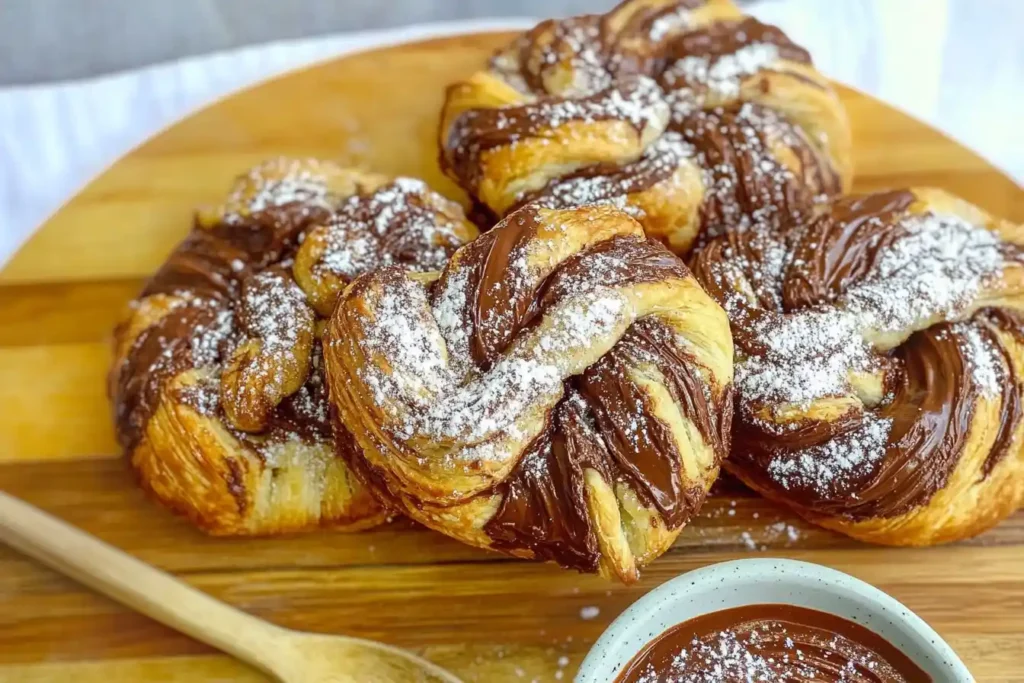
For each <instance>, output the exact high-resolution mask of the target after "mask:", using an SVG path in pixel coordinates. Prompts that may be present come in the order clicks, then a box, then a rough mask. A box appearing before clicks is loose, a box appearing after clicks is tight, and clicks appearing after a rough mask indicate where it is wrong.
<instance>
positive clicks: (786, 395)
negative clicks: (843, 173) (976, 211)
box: [736, 214, 1002, 403]
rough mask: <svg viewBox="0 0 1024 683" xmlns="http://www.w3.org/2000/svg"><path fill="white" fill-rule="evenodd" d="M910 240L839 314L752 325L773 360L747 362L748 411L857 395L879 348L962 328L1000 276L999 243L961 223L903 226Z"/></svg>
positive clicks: (926, 219) (918, 219)
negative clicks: (855, 385)
mask: <svg viewBox="0 0 1024 683" xmlns="http://www.w3.org/2000/svg"><path fill="white" fill-rule="evenodd" d="M893 229H894V230H899V231H901V232H902V234H901V236H900V238H898V239H896V240H894V242H893V243H892V245H891V247H890V248H889V249H887V250H885V251H884V253H882V254H881V255H880V256H879V258H877V259H876V262H875V267H874V269H873V270H872V271H871V272H870V273H868V274H867V275H866V276H865V277H864V278H862V279H861V281H859V282H857V283H855V284H853V285H851V286H850V287H849V288H848V289H847V290H846V292H844V293H843V295H842V297H841V298H840V299H839V300H838V301H836V302H835V305H823V306H818V307H813V308H809V309H805V310H801V311H797V312H795V313H791V314H785V315H781V314H770V315H765V316H763V317H761V318H759V319H758V320H756V321H754V322H753V323H752V329H753V331H754V332H755V334H756V335H757V337H758V339H759V340H760V341H761V343H762V344H763V346H764V353H763V354H759V355H755V356H752V357H750V358H748V359H745V360H744V361H743V362H741V363H740V364H739V365H738V367H737V371H736V383H737V386H738V387H739V389H740V392H741V395H742V396H743V397H744V399H745V400H746V401H748V402H762V401H775V402H792V403H806V402H808V401H811V400H814V399H817V398H823V397H826V396H835V395H841V394H844V393H846V392H848V391H850V388H849V381H848V380H849V373H850V372H851V371H852V372H857V371H871V370H872V369H873V365H872V362H873V360H874V359H875V357H876V352H875V349H874V347H873V345H872V339H880V340H883V341H888V340H889V339H890V338H891V337H892V335H900V336H902V337H905V336H907V335H908V334H909V332H912V331H913V330H915V329H920V328H921V327H922V326H927V325H929V324H931V322H933V321H934V320H935V319H936V318H939V319H955V318H956V316H957V315H959V314H960V312H961V311H963V310H965V309H966V308H967V307H968V306H969V304H970V302H971V300H972V299H973V297H974V296H975V294H976V293H977V291H978V290H979V288H980V287H981V286H982V284H983V282H984V281H985V279H986V278H989V277H993V276H996V275H997V274H998V273H999V270H1000V267H1001V264H1002V256H1001V253H1000V248H999V242H998V239H997V238H996V237H995V236H994V235H993V234H992V233H990V232H989V231H987V230H985V229H983V228H978V227H975V226H972V225H971V224H969V223H967V222H966V221H964V220H962V219H960V218H957V217H952V216H938V215H934V214H926V215H923V216H909V217H906V218H904V219H902V220H901V221H900V222H899V224H898V225H896V226H894V228H893Z"/></svg>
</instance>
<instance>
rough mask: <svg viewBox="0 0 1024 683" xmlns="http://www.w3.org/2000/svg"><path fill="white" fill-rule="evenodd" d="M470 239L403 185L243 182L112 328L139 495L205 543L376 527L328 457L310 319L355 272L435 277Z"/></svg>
mask: <svg viewBox="0 0 1024 683" xmlns="http://www.w3.org/2000/svg"><path fill="white" fill-rule="evenodd" d="M431 217H432V218H433V220H432V221H431ZM428 223H429V225H428ZM475 234H476V231H475V229H474V228H473V227H472V225H471V224H469V223H467V222H466V221H465V219H464V218H461V211H460V209H459V208H458V206H457V205H455V204H453V203H452V202H448V201H446V200H444V199H442V198H441V197H439V196H438V195H436V194H434V193H432V192H430V191H429V190H428V189H427V188H426V186H425V185H423V184H422V183H420V182H419V181H415V180H411V179H402V178H400V179H397V180H395V181H394V182H391V183H389V182H388V181H387V179H385V178H383V177H381V176H375V175H371V174H366V173H362V172H359V171H353V170H349V169H344V168H341V167H338V166H336V165H334V164H331V163H329V162H319V161H314V160H303V161H297V160H289V159H275V160H272V161H269V162H267V163H265V164H262V165H261V166H258V167H256V168H254V169H253V170H252V171H250V172H249V173H248V174H247V175H245V176H242V177H240V178H239V179H238V181H237V182H236V184H235V187H234V188H233V190H232V192H231V194H230V196H229V197H228V199H227V201H226V202H225V204H224V205H223V206H221V207H218V208H217V209H213V210H209V211H203V212H200V213H199V214H198V215H197V217H196V223H195V226H194V227H193V229H192V231H191V232H190V233H189V235H188V237H186V238H185V240H184V241H183V242H182V243H181V244H180V245H179V246H178V247H177V248H176V249H175V250H174V252H173V253H172V254H171V255H170V257H169V258H168V260H167V262H166V263H164V265H163V266H162V267H161V268H160V270H159V271H158V272H157V273H156V274H155V275H154V276H153V278H152V279H151V280H150V281H149V283H148V284H147V285H146V287H145V289H144V290H143V292H142V295H141V296H140V298H139V299H138V300H137V301H135V302H133V303H132V305H131V309H130V311H129V313H128V315H127V316H126V319H125V320H124V322H123V323H122V324H121V325H119V326H118V328H117V330H116V331H115V354H114V355H115V359H114V364H113V366H112V368H111V371H110V376H109V391H110V395H111V399H112V402H113V404H114V412H115V417H116V427H117V436H118V439H119V441H120V443H121V445H122V446H123V447H124V449H125V451H126V452H127V453H128V455H129V456H130V458H131V462H132V465H133V466H134V467H135V469H136V471H137V472H138V474H139V478H140V480H141V482H142V484H143V486H145V487H146V488H147V489H148V490H149V491H150V492H152V494H153V495H154V496H155V497H156V498H158V499H159V500H161V501H162V502H163V503H165V504H167V505H168V506H169V507H171V508H172V509H174V510H176V511H177V512H179V513H182V514H184V515H185V516H187V517H188V518H189V519H190V520H191V521H192V522H194V523H195V524H197V525H198V526H200V527H201V528H203V529H204V530H206V531H208V532H210V533H214V534H270V533H283V532H289V531H297V530H301V529H306V528H315V527H317V526H332V527H341V528H347V529H359V528H364V527H367V526H371V525H373V524H376V523H378V522H379V521H381V520H382V519H383V518H384V517H385V512H384V510H383V509H382V508H381V506H380V505H379V504H378V503H377V501H376V500H375V499H374V498H373V497H372V496H371V495H370V493H369V491H368V490H367V489H366V487H365V486H363V485H362V484H361V483H360V482H359V481H358V480H357V479H356V478H355V477H353V476H352V473H351V471H350V470H349V468H348V467H347V466H346V465H345V463H344V462H343V461H341V460H340V459H338V458H337V457H336V454H335V449H334V445H333V436H332V429H331V425H330V422H329V419H328V412H329V411H328V402H327V392H326V387H325V385H324V377H323V367H322V364H321V359H322V355H321V351H320V341H319V329H320V327H321V326H322V321H319V320H318V318H317V313H316V311H317V310H325V309H328V312H329V304H330V303H332V302H333V300H334V299H336V298H337V294H338V292H339V291H340V289H341V288H342V287H343V286H344V284H345V283H346V282H347V281H348V280H349V279H351V278H352V277H354V276H356V275H358V274H359V273H361V272H363V271H365V270H369V269H372V268H375V267H378V266H385V265H391V264H400V265H401V267H406V268H411V269H419V270H426V269H434V268H437V267H439V266H440V265H441V264H442V263H443V261H444V259H445V258H446V257H447V256H448V255H450V254H451V253H453V252H454V251H455V249H456V247H457V246H459V245H460V244H462V243H463V242H465V241H467V240H469V239H471V238H472V237H473V236H474V235H475ZM300 245H301V246H300ZM293 262H294V264H293ZM297 281H298V283H301V284H302V287H300V286H299V284H297Z"/></svg>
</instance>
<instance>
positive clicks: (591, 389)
mask: <svg viewBox="0 0 1024 683" xmlns="http://www.w3.org/2000/svg"><path fill="white" fill-rule="evenodd" d="M536 211H537V210H536V209H535V208H532V207H527V208H525V209H523V210H522V211H520V212H518V213H517V214H516V215H515V216H514V217H512V218H511V219H510V220H509V221H508V222H506V224H505V225H503V226H502V228H501V229H500V230H495V231H492V232H490V233H487V234H485V235H483V236H482V237H481V238H479V239H478V240H477V242H475V243H474V244H472V245H470V246H469V247H467V249H466V250H464V251H463V252H462V255H461V258H462V266H463V272H469V273H470V283H471V285H470V286H471V289H470V290H469V291H472V292H475V299H474V301H475V305H474V306H473V314H472V324H471V330H470V332H471V338H472V339H474V343H473V345H472V348H473V352H474V354H475V360H476V361H477V363H478V364H479V365H482V366H483V367H487V366H488V365H489V364H490V363H492V362H493V361H494V360H495V359H496V358H497V357H498V355H499V354H500V353H501V352H502V351H504V350H505V349H506V348H507V347H508V345H509V344H510V343H511V341H512V340H513V339H515V338H516V337H517V336H518V335H519V334H520V333H521V332H522V330H524V329H526V328H528V327H529V326H530V325H532V324H535V323H536V322H537V321H539V320H540V318H541V317H542V314H543V312H544V311H545V310H547V309H548V308H550V307H551V306H553V305H554V304H556V303H557V302H558V301H559V300H560V299H561V298H562V297H565V296H570V295H573V294H576V293H578V292H579V291H581V290H582V289H583V288H584V287H587V286H590V287H592V286H593V283H590V284H587V283H588V282H589V280H590V279H592V278H593V273H592V272H591V269H592V268H593V266H594V263H595V258H597V259H600V260H603V261H604V262H616V263H619V264H621V267H616V268H611V269H609V270H608V271H607V272H602V274H601V275H602V276H601V279H600V284H601V285H603V286H607V287H619V286H623V285H629V284H640V283H646V282H663V281H666V280H669V279H672V278H680V279H681V278H685V277H688V276H689V272H688V271H687V269H686V267H685V266H684V265H683V263H682V262H681V261H680V260H679V259H678V258H677V257H675V256H674V255H672V254H671V253H670V252H668V251H667V250H666V249H665V248H664V247H663V246H662V245H660V244H658V243H657V242H654V241H651V240H648V239H646V238H642V237H637V236H619V237H615V238H612V239H609V240H605V241H602V242H599V243H597V244H595V245H592V246H591V247H589V248H587V249H584V250H582V251H580V252H578V253H577V254H574V255H572V256H570V257H569V258H568V259H566V260H565V261H564V262H562V263H561V264H559V266H558V267H557V268H556V269H555V270H554V271H553V272H552V274H551V275H550V276H548V277H547V278H544V279H542V280H540V281H539V282H537V283H534V284H532V285H530V284H528V283H526V282H525V281H520V280H519V279H517V277H510V275H509V273H510V270H511V269H512V266H511V262H513V261H515V260H516V258H518V257H521V256H522V255H521V254H520V253H518V250H519V249H520V248H521V246H522V245H523V244H524V243H525V241H526V240H528V239H530V238H532V237H533V236H534V235H535V234H536V230H537V229H538V222H537V215H536ZM466 259H474V260H476V261H477V262H479V263H480V264H482V265H481V266H479V267H475V268H474V267H470V268H467V266H472V264H473V261H467V260H466ZM444 277H447V276H442V280H440V281H438V283H437V284H436V285H435V287H438V288H443V287H444V286H445V285H444V283H443V279H444ZM481 325H483V326H484V327H492V326H494V327H497V328H500V329H496V330H489V331H487V332H486V333H485V334H481V330H480V326H481ZM673 334H674V333H673V332H672V331H671V330H669V329H667V328H666V327H665V326H664V325H663V324H662V323H660V322H658V321H656V320H655V319H653V318H647V319H643V320H640V321H638V322H636V323H634V324H633V325H632V326H631V327H630V328H629V329H628V330H627V331H626V334H625V335H624V336H623V337H622V338H621V339H620V340H619V341H618V343H617V344H616V345H615V346H614V347H613V348H612V349H611V350H610V351H609V352H608V353H607V354H605V356H604V357H602V358H601V359H600V360H599V361H598V362H597V363H595V364H594V365H593V366H591V367H590V368H588V369H587V370H586V371H585V372H584V373H583V374H582V375H580V376H577V377H574V378H571V379H570V380H569V381H567V383H566V396H565V398H563V399H562V401H561V402H560V403H559V404H558V406H557V407H556V408H555V410H554V411H553V413H552V414H551V415H550V416H549V421H548V424H547V426H546V428H545V430H544V431H543V433H542V434H541V435H540V436H538V437H537V438H536V439H535V441H534V443H533V444H531V446H530V448H529V449H528V450H527V452H526V453H525V454H524V455H522V456H521V458H520V460H519V462H518V464H517V465H516V467H515V469H514V470H513V471H512V473H511V474H510V475H509V477H508V478H507V479H506V480H505V481H504V482H503V483H502V484H500V485H499V486H498V487H497V488H496V489H495V492H496V493H499V494H500V495H501V503H500V506H499V509H498V511H497V512H496V514H495V515H494V517H492V518H491V519H490V520H489V521H488V522H487V524H486V525H485V526H484V531H485V532H486V533H487V534H488V535H489V536H490V537H491V539H492V541H493V544H494V547H495V548H497V549H499V550H503V551H506V552H509V553H512V554H522V553H523V552H526V553H528V554H530V555H531V556H533V557H536V558H538V559H543V560H553V561H556V562H558V563H559V564H561V565H562V566H565V567H571V568H576V569H579V570H581V571H591V572H592V571H596V570H597V568H598V563H599V559H600V552H599V548H598V545H597V538H596V531H595V529H594V528H593V520H592V513H591V512H590V511H589V510H588V507H587V495H586V486H585V483H584V474H583V473H584V471H585V470H588V469H589V470H594V471H595V472H597V473H598V474H600V476H601V478H602V479H603V480H604V481H605V482H606V483H608V484H609V485H611V486H613V487H614V486H615V485H617V484H618V483H620V482H623V483H625V484H626V485H628V486H629V488H630V489H631V490H632V491H633V492H634V493H635V494H636V495H637V497H638V498H639V499H640V500H641V502H643V503H644V504H645V505H648V506H650V507H653V508H654V509H656V510H657V511H658V512H659V513H660V515H661V518H662V520H663V522H664V523H665V524H666V525H667V526H668V527H669V528H672V529H675V528H679V527H680V526H682V525H683V524H685V523H686V522H687V521H688V520H689V518H690V517H691V516H692V515H693V514H694V513H695V512H696V511H697V510H698V509H699V508H700V506H701V504H702V503H703V501H704V498H705V495H706V492H705V490H704V487H703V486H702V485H699V484H698V485H685V484H684V481H693V480H694V477H693V475H692V473H691V476H689V477H686V478H685V479H684V473H683V471H682V467H683V465H682V462H683V458H684V454H682V453H680V451H679V445H678V444H677V443H676V441H675V438H674V436H673V434H672V432H671V430H670V428H669V426H668V425H667V424H665V423H664V422H663V421H662V419H661V418H659V417H658V416H657V415H656V414H655V412H654V406H653V405H652V403H651V398H650V396H649V395H648V394H647V392H646V391H644V390H643V389H641V388H640V386H639V385H638V384H637V383H636V382H635V380H634V379H633V378H632V376H631V373H632V369H633V368H635V367H638V366H641V365H644V364H650V365H651V366H653V367H654V368H656V369H657V371H658V372H660V373H661V375H662V377H663V378H664V382H665V384H666V386H667V387H668V390H669V392H670V394H671V396H672V400H673V403H674V404H675V406H676V407H677V408H678V410H679V411H680V412H681V413H682V415H683V416H684V417H685V418H687V419H689V420H690V421H691V422H692V423H693V424H694V425H695V427H696V429H697V431H698V432H699V433H700V435H701V437H702V439H703V441H704V442H705V443H707V444H709V447H710V449H711V458H712V459H713V465H717V464H718V463H719V462H720V461H721V459H722V458H723V457H724V456H725V454H726V453H727V452H728V447H729V433H730V425H729V420H730V417H731V410H729V406H730V405H731V402H732V394H731V390H730V389H728V388H726V389H725V390H724V391H718V392H717V395H716V396H715V397H714V398H712V396H711V395H710V394H706V393H705V390H704V385H705V380H704V379H703V378H702V377H701V376H700V375H699V369H698V366H697V364H696V361H695V360H694V359H693V358H692V357H690V356H688V355H687V354H686V353H685V352H684V351H682V350H680V349H679V348H678V345H677V344H675V343H674V342H673V336H672V335H673ZM686 456H691V454H689V453H687V454H686Z"/></svg>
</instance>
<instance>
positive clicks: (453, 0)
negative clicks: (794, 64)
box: [0, 0, 615, 85]
mask: <svg viewBox="0 0 1024 683" xmlns="http://www.w3.org/2000/svg"><path fill="white" fill-rule="evenodd" d="M614 2H615V0H518V1H517V2H504V1H503V0H299V1H297V2H289V1H288V0H0V85H15V84H27V83H38V82H44V81H56V80H67V79H72V78H83V77H86V76H94V75H96V74H101V73H108V72H111V71H121V70H124V69H130V68H132V67H137V66H143V65H146V64H152V63H156V62H165V61H169V60H172V59H176V58H178V57H184V56H188V55H194V54H203V53H207V52H213V51H216V50H223V49H227V48H232V47H237V46H240V45H248V44H252V43H262V42H266V41H270V40H279V39H293V38H302V37H307V36H317V35H324V34H328V33H338V32H342V31H353V30H359V29H372V28H384V27H390V26H398V25H402V24H413V23H417V22H424V21H442V20H449V19H468V18H482V17H513V16H518V17H526V16H558V15H568V14H579V13H582V12H586V11H590V12H594V11H603V10H604V9H607V8H608V7H611V6H612V5H613V4H614Z"/></svg>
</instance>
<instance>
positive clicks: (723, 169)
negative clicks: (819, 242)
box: [670, 103, 841, 236]
mask: <svg viewBox="0 0 1024 683" xmlns="http://www.w3.org/2000/svg"><path fill="white" fill-rule="evenodd" d="M768 127H771V128H772V129H773V130H775V131H776V135H780V136H782V137H783V138H784V139H785V141H786V143H787V145H786V146H787V148H788V149H789V150H790V151H791V152H792V153H793V154H794V155H795V156H796V158H797V160H798V162H799V163H798V167H797V169H796V170H795V171H793V170H790V169H788V168H785V167H783V166H782V165H781V164H780V162H779V161H778V160H777V159H776V157H775V156H774V154H772V153H771V151H770V149H771V146H770V144H769V139H768V133H767V130H768ZM670 129H671V130H673V131H676V132H678V133H680V134H682V136H683V138H684V139H685V140H686V142H688V143H689V144H690V145H692V146H693V147H694V149H695V150H696V152H697V155H698V159H699V161H700V166H701V167H702V168H704V169H707V176H708V178H709V181H710V182H708V187H707V188H706V190H705V198H704V202H703V203H702V205H701V222H702V225H703V228H704V229H703V232H704V234H705V235H712V236H713V235H716V234H720V233H722V232H725V231H728V230H734V229H737V228H740V227H744V224H745V223H753V224H774V225H782V224H799V223H802V222H803V221H804V220H806V219H807V218H809V217H810V215H811V212H812V210H813V208H814V205H815V201H816V198H817V197H819V196H821V195H826V196H830V195H834V194H838V193H839V192H840V190H841V180H840V178H839V175H838V173H837V172H836V171H835V169H834V168H833V167H832V165H831V163H829V162H828V160H827V159H825V158H824V157H822V156H821V152H820V151H819V150H818V148H817V147H815V145H814V144H813V143H812V142H811V141H810V140H808V139H807V137H806V135H805V134H804V133H803V131H802V130H801V129H800V128H798V127H796V126H794V125H793V124H791V123H789V122H788V121H786V120H785V119H782V118H780V117H779V116H778V115H777V114H775V113H773V112H772V111H771V110H770V109H768V108H766V107H763V106H761V105H757V104H752V103H736V104H732V105H729V106H728V107H724V108H717V109H713V110H696V111H694V112H692V113H690V114H688V115H687V116H685V117H684V118H682V119H681V120H679V121H677V122H673V124H672V125H671V127H670Z"/></svg>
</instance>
